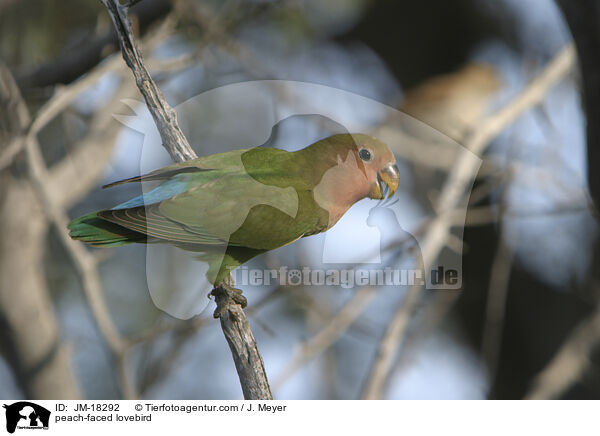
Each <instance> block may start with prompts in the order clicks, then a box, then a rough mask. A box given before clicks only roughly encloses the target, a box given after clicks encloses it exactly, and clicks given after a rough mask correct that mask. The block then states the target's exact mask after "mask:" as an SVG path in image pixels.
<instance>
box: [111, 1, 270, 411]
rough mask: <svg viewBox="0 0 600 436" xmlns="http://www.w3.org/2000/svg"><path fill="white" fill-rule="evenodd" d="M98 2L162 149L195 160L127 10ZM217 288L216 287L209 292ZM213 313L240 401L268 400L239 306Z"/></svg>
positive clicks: (221, 305) (221, 304)
mask: <svg viewBox="0 0 600 436" xmlns="http://www.w3.org/2000/svg"><path fill="white" fill-rule="evenodd" d="M101 1H102V3H103V4H104V5H105V6H106V8H107V9H108V12H109V14H110V16H111V19H112V21H113V23H114V25H115V28H116V30H117V36H118V39H119V45H120V46H121V53H122V55H123V59H125V63H126V64H127V66H129V68H130V69H131V70H132V72H133V75H134V77H135V81H136V84H137V86H138V88H139V90H140V92H141V93H142V95H143V96H144V99H145V100H146V104H147V105H148V109H149V110H150V113H151V114H152V117H153V118H154V122H155V123H156V127H157V128H158V130H159V133H160V136H161V138H162V141H163V146H164V147H165V149H166V150H167V151H168V152H169V154H170V155H171V158H172V159H173V160H174V161H176V162H183V161H185V160H188V159H195V158H196V157H197V156H196V153H195V152H194V150H193V149H192V148H191V146H190V144H189V142H188V140H187V138H186V137H185V135H184V134H183V132H182V131H181V129H180V127H179V124H178V122H177V112H176V111H175V109H173V108H172V107H171V106H170V105H169V103H167V101H166V99H165V97H164V95H163V93H162V92H161V90H160V89H159V88H158V86H157V85H156V83H155V82H154V80H152V77H150V74H149V73H148V70H147V69H146V67H145V66H144V63H143V60H142V56H141V54H140V52H139V50H138V48H137V46H136V43H135V40H134V37H133V33H132V31H131V24H130V22H129V19H128V18H127V7H126V6H122V5H120V4H119V3H118V1H117V0H101ZM219 288H220V286H217V287H216V288H215V290H214V291H213V292H215V291H217V290H218V289H219ZM217 311H218V313H219V314H220V318H221V327H222V329H223V333H224V335H225V338H226V339H227V342H228V344H229V347H230V348H231V352H232V355H233V359H234V362H235V366H236V369H237V372H238V376H239V378H240V383H241V385H242V391H243V393H244V398H246V399H249V400H256V399H272V395H271V391H270V388H269V384H268V381H267V376H266V373H265V368H264V363H263V360H262V357H261V355H260V353H259V351H258V347H257V345H256V340H255V339H254V335H253V334H252V330H251V329H250V324H249V323H248V319H247V318H246V314H245V313H244V311H243V310H242V305H241V304H240V302H239V301H237V300H235V299H231V298H226V299H221V300H220V301H217Z"/></svg>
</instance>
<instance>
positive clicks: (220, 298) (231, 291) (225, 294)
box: [209, 283, 248, 318]
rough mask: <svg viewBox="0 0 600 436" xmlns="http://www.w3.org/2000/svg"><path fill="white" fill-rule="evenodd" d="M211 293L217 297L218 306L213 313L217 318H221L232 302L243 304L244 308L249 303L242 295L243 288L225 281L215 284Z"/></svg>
mask: <svg viewBox="0 0 600 436" xmlns="http://www.w3.org/2000/svg"><path fill="white" fill-rule="evenodd" d="M209 295H212V296H213V297H215V303H217V308H216V309H215V311H214V313H213V316H214V317H215V318H221V316H222V315H223V314H225V312H226V311H227V310H229V307H230V306H231V305H232V304H237V305H239V306H242V309H243V308H245V307H246V306H247V305H248V300H246V297H244V296H243V295H242V291H241V289H236V288H234V287H233V286H229V285H227V284H224V283H221V284H220V285H218V286H215V288H214V289H213V290H212V291H211V292H210V294H209Z"/></svg>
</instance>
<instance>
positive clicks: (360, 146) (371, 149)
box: [352, 134, 399, 199]
mask: <svg viewBox="0 0 600 436" xmlns="http://www.w3.org/2000/svg"><path fill="white" fill-rule="evenodd" d="M352 138H353V139H354V142H355V143H356V151H355V158H356V161H357V162H359V163H360V164H362V166H363V167H364V171H365V176H366V178H367V180H368V181H369V182H370V187H369V195H368V196H369V197H370V198H374V199H382V198H383V197H384V185H385V186H387V187H388V191H389V196H392V194H394V192H395V191H396V189H397V188H398V183H399V171H398V167H397V166H396V157H395V156H394V153H392V151H391V150H390V149H389V147H388V146H387V145H386V144H384V143H383V142H381V141H380V140H379V139H377V138H374V137H372V136H369V135H363V134H354V135H352Z"/></svg>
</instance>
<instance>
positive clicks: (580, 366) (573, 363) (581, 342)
mask: <svg viewBox="0 0 600 436" xmlns="http://www.w3.org/2000/svg"><path fill="white" fill-rule="evenodd" d="M599 343H600V305H599V306H597V307H596V310H595V312H594V313H593V314H592V315H591V316H590V317H589V318H588V319H586V320H584V321H583V322H582V323H581V324H579V325H578V326H577V327H576V328H575V329H574V330H573V332H572V333H571V335H570V336H569V337H568V338H567V340H566V341H565V342H564V344H563V345H562V347H561V348H560V350H559V351H558V353H556V355H555V356H554V358H553V359H552V360H551V361H550V363H549V364H548V365H547V366H546V367H545V368H544V369H543V370H542V372H541V373H540V374H539V375H538V376H537V377H536V379H535V381H534V383H533V387H532V388H531V390H530V391H529V392H528V393H527V395H525V399H526V400H544V399H553V398H558V397H560V396H561V395H562V394H563V393H564V392H566V391H567V389H569V387H571V386H572V385H573V384H574V383H576V382H577V381H578V380H579V379H580V378H581V376H582V374H583V373H584V372H585V370H586V369H587V368H588V367H589V365H590V354H591V353H592V352H593V350H594V349H595V348H596V347H597V346H598V344H599Z"/></svg>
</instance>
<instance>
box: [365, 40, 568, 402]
mask: <svg viewBox="0 0 600 436" xmlns="http://www.w3.org/2000/svg"><path fill="white" fill-rule="evenodd" d="M574 62H575V49H574V47H573V45H572V44H569V45H568V46H567V47H565V48H564V49H562V50H561V52H560V53H558V54H557V55H556V56H555V57H554V59H552V61H551V62H550V63H549V64H548V66H546V68H545V69H544V70H543V71H542V72H541V73H540V74H539V75H538V76H537V77H536V78H535V79H534V80H532V81H531V82H530V83H529V85H527V87H526V88H525V89H524V90H523V91H522V92H521V93H520V94H518V95H517V96H516V97H514V98H513V99H512V100H511V101H509V102H508V103H507V104H506V105H505V106H504V107H503V108H501V109H500V110H499V111H497V112H496V113H495V114H493V115H491V116H489V117H487V118H486V119H484V120H483V121H482V122H481V123H480V124H479V127H478V128H477V129H476V130H475V131H474V132H473V133H472V134H471V135H470V137H469V138H468V139H467V141H466V144H465V146H466V148H467V149H469V150H470V151H471V152H472V153H473V154H471V153H463V154H462V155H461V157H460V159H459V160H458V162H457V163H456V165H455V166H454V167H453V168H452V170H451V172H450V174H449V175H448V179H447V181H446V184H445V185H444V188H443V190H442V192H441V194H440V197H439V202H438V207H437V210H438V211H439V212H440V215H438V216H437V217H436V218H435V219H434V220H433V222H432V223H431V225H430V227H429V231H428V233H427V235H426V237H425V240H424V241H423V244H422V245H421V250H422V254H423V263H424V265H425V271H427V270H429V268H430V266H431V265H432V264H433V262H434V261H435V259H436V258H437V257H438V255H439V253H440V251H441V250H442V248H443V247H444V245H445V243H446V240H447V238H448V234H449V231H450V227H451V220H449V219H448V216H447V214H445V212H447V211H450V210H453V209H455V208H457V207H458V205H459V204H460V202H461V201H462V200H463V199H464V196H465V195H466V192H465V191H466V188H467V186H468V183H469V182H470V181H471V180H473V177H475V175H476V172H477V168H478V166H479V160H478V158H477V156H478V155H481V154H482V153H483V151H484V150H485V148H486V146H487V145H488V144H489V142H490V141H491V140H492V139H494V137H495V136H496V135H498V134H499V133H500V132H502V130H503V129H505V128H506V127H507V126H508V125H509V124H511V123H512V122H513V121H515V120H516V119H517V118H518V117H519V116H520V115H521V114H523V113H524V112H525V111H527V110H528V109H530V108H532V107H534V106H536V105H538V104H539V103H540V102H542V100H543V99H544V96H545V95H546V92H547V91H548V90H549V89H550V88H551V87H552V86H554V85H555V84H556V83H557V82H558V81H559V80H560V79H562V78H563V77H565V76H566V75H567V74H568V73H569V72H570V71H571V68H572V67H573V65H574ZM421 293H422V287H420V286H413V287H411V288H410V289H409V291H408V293H407V295H406V298H405V299H404V300H403V301H402V303H401V304H400V306H399V308H398V310H397V311H396V314H395V315H394V317H393V319H392V322H391V323H390V325H389V327H388V329H387V330H386V332H385V333H384V336H383V338H382V340H381V342H380V344H379V348H378V351H377V354H376V357H375V360H374V362H373V365H372V367H371V370H370V372H369V375H368V377H367V383H366V387H365V390H364V392H363V398H365V399H376V398H381V396H382V395H383V391H384V387H385V383H386V382H387V379H388V376H389V373H390V371H391V368H392V365H393V362H394V359H395V356H396V353H397V351H398V348H399V347H400V345H401V343H402V338H403V337H404V335H405V332H406V329H407V327H408V324H409V321H410V319H411V317H412V314H413V313H414V311H415V309H416V307H417V304H418V302H419V301H420V296H421Z"/></svg>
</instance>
